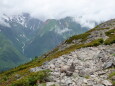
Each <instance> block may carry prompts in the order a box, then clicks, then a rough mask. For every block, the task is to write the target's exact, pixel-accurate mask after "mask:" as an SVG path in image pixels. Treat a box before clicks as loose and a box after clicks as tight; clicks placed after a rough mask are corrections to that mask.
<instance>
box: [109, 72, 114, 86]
mask: <svg viewBox="0 0 115 86" xmlns="http://www.w3.org/2000/svg"><path fill="white" fill-rule="evenodd" d="M113 76H115V71H114V72H112V73H110V74H109V79H110V80H111V81H112V84H113V85H115V81H114V80H112V77H113Z"/></svg>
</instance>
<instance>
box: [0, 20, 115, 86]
mask: <svg viewBox="0 0 115 86" xmlns="http://www.w3.org/2000/svg"><path fill="white" fill-rule="evenodd" d="M48 70H50V71H48ZM4 76H7V77H8V79H7V80H3V78H4ZM0 77H1V78H0V80H1V81H2V80H3V81H2V82H0V85H1V86H5V85H12V86H33V85H38V86H41V85H42V86H44V85H46V86H51V85H56V86H114V85H115V19H112V20H109V21H107V22H105V23H102V24H100V25H98V26H96V27H95V28H93V29H91V30H89V31H88V32H86V33H84V34H80V35H75V36H72V37H70V38H69V39H67V40H66V41H64V42H63V43H61V44H60V45H59V46H57V47H56V48H55V49H54V50H52V51H50V52H48V53H46V54H44V55H42V56H41V57H39V58H37V57H36V59H35V60H33V61H31V62H29V63H27V64H24V65H21V66H19V67H17V68H15V69H12V70H9V71H7V72H4V73H2V74H0ZM9 81H10V82H9ZM6 83H7V84H6ZM4 84H5V85H4Z"/></svg>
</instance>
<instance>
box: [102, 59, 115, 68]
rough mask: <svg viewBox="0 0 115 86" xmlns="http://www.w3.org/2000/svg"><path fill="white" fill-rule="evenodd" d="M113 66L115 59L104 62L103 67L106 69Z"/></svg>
mask: <svg viewBox="0 0 115 86" xmlns="http://www.w3.org/2000/svg"><path fill="white" fill-rule="evenodd" d="M113 66H115V65H114V63H113V61H108V62H106V63H105V64H104V66H103V68H104V69H107V68H111V67H113Z"/></svg>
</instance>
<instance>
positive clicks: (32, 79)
mask: <svg viewBox="0 0 115 86" xmlns="http://www.w3.org/2000/svg"><path fill="white" fill-rule="evenodd" d="M48 76H49V70H45V71H39V72H35V73H30V75H28V76H26V77H24V78H22V79H19V80H17V81H15V82H13V84H12V85H11V86H34V85H36V82H37V80H39V81H40V82H45V78H47V77H48Z"/></svg>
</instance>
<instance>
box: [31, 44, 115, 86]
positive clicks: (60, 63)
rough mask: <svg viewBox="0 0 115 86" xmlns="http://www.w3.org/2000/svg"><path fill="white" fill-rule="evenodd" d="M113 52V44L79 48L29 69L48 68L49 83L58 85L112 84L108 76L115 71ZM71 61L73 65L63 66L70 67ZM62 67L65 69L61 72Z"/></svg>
mask: <svg viewBox="0 0 115 86" xmlns="http://www.w3.org/2000/svg"><path fill="white" fill-rule="evenodd" d="M114 53H115V44H113V45H108V46H105V45H100V46H98V47H88V48H81V49H78V50H75V51H74V52H71V53H70V54H66V55H62V56H60V57H59V58H57V59H53V60H52V61H50V62H47V63H45V64H44V65H42V66H41V67H36V68H31V69H30V71H32V72H37V71H40V70H44V69H50V70H51V71H52V72H51V76H50V77H49V80H50V83H51V84H56V85H59V86H112V83H111V82H110V81H109V80H108V76H109V74H110V73H111V72H115V69H114V68H112V67H115V56H114V55H113V54H114ZM72 63H73V64H74V65H73V67H72V68H70V69H67V70H66V68H65V67H67V66H69V67H71V64H72ZM74 67H75V68H74ZM64 68H65V69H64ZM108 68H109V69H108ZM62 69H64V70H66V71H65V72H64V73H62V72H61V71H60V70H62ZM72 70H73V71H72ZM114 80H115V78H114ZM47 84H49V83H47Z"/></svg>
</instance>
